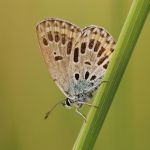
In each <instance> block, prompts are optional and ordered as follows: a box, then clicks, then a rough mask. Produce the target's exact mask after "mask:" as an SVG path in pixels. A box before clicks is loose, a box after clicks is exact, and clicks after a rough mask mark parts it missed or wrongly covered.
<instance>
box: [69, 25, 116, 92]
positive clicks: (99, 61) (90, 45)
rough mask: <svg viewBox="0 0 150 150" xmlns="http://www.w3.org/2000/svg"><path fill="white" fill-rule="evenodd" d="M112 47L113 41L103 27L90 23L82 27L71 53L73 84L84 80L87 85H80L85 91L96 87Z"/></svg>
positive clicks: (108, 59) (103, 72) (113, 45)
mask: <svg viewBox="0 0 150 150" xmlns="http://www.w3.org/2000/svg"><path fill="white" fill-rule="evenodd" d="M114 48H115V41H114V39H113V37H112V36H111V35H110V34H109V33H108V32H107V31H106V30H105V29H104V28H101V27H97V26H93V25H91V26H89V27H87V28H85V29H83V30H82V34H81V35H80V37H79V38H78V40H77V42H76V44H75V47H74V50H73V51H72V53H71V60H72V61H70V63H71V64H70V68H71V69H70V71H72V73H71V74H73V75H74V80H73V82H74V84H75V85H79V82H81V81H83V80H84V83H86V82H87V85H85V86H83V84H82V85H80V87H81V86H83V88H85V90H86V92H90V91H93V90H94V89H96V88H97V86H98V85H100V82H101V81H102V78H103V76H104V74H105V72H106V69H107V67H108V63H109V61H110V59H111V56H112V53H113V51H114ZM72 62H73V63H72ZM72 78H73V77H72ZM86 87H87V89H86ZM75 90H76V89H75Z"/></svg>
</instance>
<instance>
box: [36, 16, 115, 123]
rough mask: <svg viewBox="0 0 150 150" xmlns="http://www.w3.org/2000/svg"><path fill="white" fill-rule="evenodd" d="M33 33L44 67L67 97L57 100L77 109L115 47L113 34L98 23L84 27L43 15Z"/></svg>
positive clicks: (90, 94) (96, 83)
mask: <svg viewBox="0 0 150 150" xmlns="http://www.w3.org/2000/svg"><path fill="white" fill-rule="evenodd" d="M36 33H37V37H38V41H39V45H40V48H41V51H42V55H43V58H44V61H45V64H46V66H47V68H48V71H49V73H50V75H51V77H52V79H53V80H54V81H55V83H56V85H57V86H58V87H59V89H60V90H61V91H62V93H63V94H64V95H65V96H66V97H67V98H66V99H65V100H63V101H60V102H58V103H56V105H54V107H53V108H52V109H51V110H50V111H48V112H47V113H46V116H45V118H47V117H48V116H49V114H50V112H51V111H52V110H53V109H54V108H55V107H56V106H57V105H58V104H60V103H62V104H63V105H64V106H65V107H66V108H71V107H72V106H74V107H75V108H76V112H77V113H78V114H80V115H81V116H82V117H83V118H84V120H86V117H85V116H84V115H83V114H82V113H81V112H80V108H81V107H82V105H84V104H87V105H89V106H93V105H92V104H89V103H88V101H89V100H90V99H91V98H92V97H93V92H94V91H96V89H97V88H98V87H99V86H100V85H101V83H102V82H103V81H102V79H103V77H104V75H105V72H106V70H107V67H108V64H109V62H110V60H111V57H112V54H113V51H114V49H115V41H114V39H113V37H112V36H111V35H110V34H109V33H108V32H107V31H106V30H105V29H104V28H102V27H98V26H95V25H90V26H88V27H86V28H84V29H80V28H79V27H78V26H76V25H74V24H72V23H70V22H68V21H65V20H62V19H58V18H49V19H46V20H44V21H42V22H40V23H39V24H37V26H36Z"/></svg>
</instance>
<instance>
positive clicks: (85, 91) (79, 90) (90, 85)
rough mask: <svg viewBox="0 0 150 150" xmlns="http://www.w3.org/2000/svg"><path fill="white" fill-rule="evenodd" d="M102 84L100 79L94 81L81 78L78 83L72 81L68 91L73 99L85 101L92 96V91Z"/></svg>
mask: <svg viewBox="0 0 150 150" xmlns="http://www.w3.org/2000/svg"><path fill="white" fill-rule="evenodd" d="M99 84H100V79H98V80H97V81H94V82H89V81H87V80H79V81H78V82H77V83H76V82H72V85H71V87H70V88H69V91H68V93H69V94H70V96H69V97H70V98H71V99H72V100H73V101H75V102H76V101H79V102H85V101H88V100H90V99H91V98H92V93H93V92H94V91H95V90H96V89H97V87H98V86H99Z"/></svg>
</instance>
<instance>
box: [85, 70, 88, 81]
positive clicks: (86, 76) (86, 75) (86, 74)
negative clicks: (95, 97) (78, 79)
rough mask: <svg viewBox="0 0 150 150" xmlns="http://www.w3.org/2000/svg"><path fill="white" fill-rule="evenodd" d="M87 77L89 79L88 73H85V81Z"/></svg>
mask: <svg viewBox="0 0 150 150" xmlns="http://www.w3.org/2000/svg"><path fill="white" fill-rule="evenodd" d="M88 77H89V72H88V71H87V72H86V73H85V79H86V80H87V79H88Z"/></svg>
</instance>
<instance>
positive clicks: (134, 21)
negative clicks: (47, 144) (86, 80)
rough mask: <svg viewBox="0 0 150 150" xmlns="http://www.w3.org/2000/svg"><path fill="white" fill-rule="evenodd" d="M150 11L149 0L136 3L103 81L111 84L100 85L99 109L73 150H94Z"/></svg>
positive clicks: (81, 133) (81, 132)
mask: <svg viewBox="0 0 150 150" xmlns="http://www.w3.org/2000/svg"><path fill="white" fill-rule="evenodd" d="M149 8H150V0H134V1H133V3H132V6H131V8H130V11H129V14H128V16H127V18H126V21H125V23H124V26H123V28H122V31H121V33H120V36H119V38H118V42H117V45H116V48H115V52H114V55H113V58H112V61H111V63H110V65H109V67H108V71H107V73H106V76H105V77H104V80H105V81H109V83H104V84H102V85H101V87H100V88H99V90H98V92H97V95H96V97H95V100H94V105H97V106H98V107H99V108H98V109H95V108H91V110H90V111H89V113H88V116H87V122H86V123H84V124H83V126H82V128H81V131H80V133H79V135H78V138H77V140H76V142H75V144H74V147H73V150H91V149H92V148H93V146H94V144H95V142H96V139H97V136H98V134H99V132H100V129H101V127H102V125H103V122H104V120H105V118H106V115H107V112H108V110H109V108H110V105H111V103H112V100H113V97H114V95H115V93H116V91H117V88H118V86H119V83H120V81H121V78H122V76H123V73H124V71H125V69H126V66H127V64H128V62H129V59H130V56H131V54H132V52H133V49H134V47H135V44H136V42H137V39H138V37H139V35H140V32H141V30H142V27H143V26H144V23H145V20H146V17H147V15H148V12H149ZM143 59H144V58H143Z"/></svg>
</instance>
